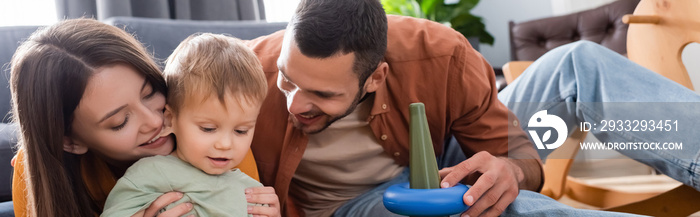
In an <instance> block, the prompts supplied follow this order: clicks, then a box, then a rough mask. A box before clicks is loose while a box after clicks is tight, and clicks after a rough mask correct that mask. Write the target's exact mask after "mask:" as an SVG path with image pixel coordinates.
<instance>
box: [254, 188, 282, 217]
mask: <svg viewBox="0 0 700 217" xmlns="http://www.w3.org/2000/svg"><path fill="white" fill-rule="evenodd" d="M245 198H246V200H248V203H257V204H267V205H268V206H248V214H253V216H256V217H257V216H269V217H279V216H282V215H281V214H280V200H279V198H278V197H277V194H275V189H274V188H273V187H254V188H246V189H245Z"/></svg>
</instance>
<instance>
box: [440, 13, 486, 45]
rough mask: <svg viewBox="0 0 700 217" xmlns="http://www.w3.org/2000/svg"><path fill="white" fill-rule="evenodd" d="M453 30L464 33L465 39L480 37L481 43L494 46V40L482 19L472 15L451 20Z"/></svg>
mask: <svg viewBox="0 0 700 217" xmlns="http://www.w3.org/2000/svg"><path fill="white" fill-rule="evenodd" d="M450 23H451V24H452V28H453V29H455V30H457V31H458V32H459V33H462V35H464V37H466V38H469V37H474V36H475V37H479V42H481V43H485V44H489V45H493V42H494V38H493V36H492V35H491V34H489V33H488V32H487V31H486V26H485V25H484V23H483V22H482V20H481V17H478V16H474V15H472V14H460V15H459V16H457V17H455V18H453V19H452V20H450Z"/></svg>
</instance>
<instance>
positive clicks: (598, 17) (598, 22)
mask: <svg viewBox="0 0 700 217" xmlns="http://www.w3.org/2000/svg"><path fill="white" fill-rule="evenodd" d="M638 3H639V0H618V1H615V2H612V3H610V4H607V5H603V6H600V7H598V8H594V9H590V10H585V11H581V12H578V13H574V14H569V15H563V16H556V17H549V18H543V19H538V20H532V21H528V22H522V23H517V24H515V23H513V22H511V23H510V38H511V39H510V40H511V59H512V60H513V61H515V60H523V61H533V60H536V59H537V58H539V57H540V56H542V55H543V54H544V53H546V52H547V51H549V50H551V49H554V48H556V47H559V46H561V45H564V44H568V43H571V42H574V41H578V40H588V41H593V42H596V43H598V44H601V45H603V46H605V47H607V48H610V49H611V50H613V51H615V52H617V53H620V54H625V53H627V43H626V42H627V27H628V25H627V24H625V23H623V22H622V19H621V18H622V16H624V15H625V14H631V13H632V12H634V9H635V7H636V6H637V4H638Z"/></svg>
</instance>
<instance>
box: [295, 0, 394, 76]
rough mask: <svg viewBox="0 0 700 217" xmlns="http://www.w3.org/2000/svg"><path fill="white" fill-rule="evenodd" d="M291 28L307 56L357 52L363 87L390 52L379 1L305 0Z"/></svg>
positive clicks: (358, 69)
mask: <svg viewBox="0 0 700 217" xmlns="http://www.w3.org/2000/svg"><path fill="white" fill-rule="evenodd" d="M290 30H291V31H294V41H295V42H296V44H297V46H298V47H299V51H301V53H302V54H304V55H305V56H308V57H316V58H327V57H330V56H332V55H335V54H337V53H338V52H342V54H348V53H351V52H354V53H355V63H354V65H353V70H354V71H355V73H357V75H358V78H359V79H360V88H361V87H362V86H364V83H365V81H366V80H367V78H368V77H369V76H370V75H371V74H372V73H373V72H374V70H375V69H376V68H377V66H378V65H379V62H380V61H381V60H382V59H383V58H384V53H386V46H387V18H386V13H385V12H384V8H383V7H382V4H381V3H380V2H379V0H332V1H329V0H302V1H301V2H300V3H299V6H298V7H297V10H296V13H295V15H294V17H293V18H292V20H291V21H290V22H289V25H288V26H287V31H290Z"/></svg>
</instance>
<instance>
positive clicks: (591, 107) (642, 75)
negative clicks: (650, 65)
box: [498, 41, 700, 190]
mask: <svg viewBox="0 0 700 217" xmlns="http://www.w3.org/2000/svg"><path fill="white" fill-rule="evenodd" d="M498 98H499V99H500V100H501V102H503V103H504V104H505V105H506V106H508V108H509V109H511V111H513V113H515V114H516V116H518V118H519V119H520V121H521V122H525V121H526V120H528V119H527V118H529V117H528V114H532V113H534V112H535V111H533V110H542V109H549V110H548V113H550V112H551V113H553V114H555V115H557V116H559V117H561V118H562V119H563V120H564V121H565V122H566V123H567V126H569V132H571V130H572V128H573V127H575V126H577V124H576V123H573V124H572V122H580V121H585V122H589V123H600V122H601V120H606V119H608V120H609V119H616V117H621V116H625V115H627V116H630V115H631V114H630V115H628V114H622V113H625V112H632V111H631V110H635V111H640V110H641V111H644V112H643V113H644V114H643V115H645V116H658V115H666V116H673V117H675V118H678V119H685V120H690V121H687V122H692V125H691V126H685V127H683V128H681V130H684V131H690V132H687V133H682V134H679V133H676V132H674V133H676V134H673V136H675V137H681V138H666V137H668V135H672V133H670V132H663V131H654V132H641V133H637V134H633V132H627V131H616V130H612V131H610V130H608V131H601V130H592V131H591V133H593V135H595V136H596V138H598V139H599V140H601V141H602V142H606V141H652V142H653V141H659V140H668V139H679V140H684V141H686V142H688V143H687V144H684V146H683V149H682V150H681V151H678V150H675V151H672V150H616V151H618V152H620V153H621V154H623V155H626V156H628V157H630V158H632V159H635V160H637V161H639V162H642V163H644V164H646V165H649V166H651V167H652V168H654V169H656V170H657V171H660V172H661V173H663V174H666V175H668V176H669V177H671V178H673V179H675V180H678V181H680V182H682V183H684V184H686V185H688V186H691V187H693V188H695V189H698V190H700V163H699V162H700V145H699V144H698V141H700V136H698V134H697V133H696V132H693V131H697V130H698V129H697V127H698V125H697V124H695V123H694V122H697V121H698V120H700V112H698V109H700V108H698V107H697V105H700V104H698V103H697V102H700V95H697V94H696V93H695V92H693V91H691V90H690V89H688V88H685V87H684V86H682V85H680V84H678V83H676V82H673V81H671V80H669V79H667V78H665V77H663V76H661V75H659V74H657V73H655V72H652V71H650V70H648V69H646V68H644V67H642V66H640V65H637V64H636V63H634V62H632V61H630V60H629V59H627V58H626V57H623V56H621V55H619V54H617V53H615V52H613V51H611V50H609V49H607V48H605V47H603V46H600V45H598V44H596V43H593V42H588V41H580V42H576V43H571V44H568V45H565V46H561V47H559V48H556V49H554V50H551V51H550V52H548V53H547V54H545V55H544V56H542V57H541V58H540V59H538V60H537V61H535V62H534V63H533V65H532V66H530V67H529V68H528V69H527V70H526V71H525V72H523V74H522V75H521V76H520V77H518V79H516V80H515V81H514V82H513V83H512V84H509V85H508V86H507V87H506V88H505V89H503V91H501V92H500V93H499V94H498ZM528 102H542V103H541V104H540V105H542V106H541V107H533V106H521V105H524V104H527V103H528ZM561 102H568V105H569V106H564V107H566V108H563V109H556V108H553V107H555V106H556V105H560V104H558V103H561ZM602 102H605V103H608V104H607V105H610V104H616V103H617V104H634V105H639V106H640V107H643V108H634V109H630V111H627V110H610V109H606V108H604V107H601V106H596V105H601V104H603V103H602ZM610 102H612V103H610ZM658 109H662V111H655V110H658ZM685 120H680V121H685ZM521 126H523V127H524V126H525V124H522V125H521ZM673 136H672V137H673ZM542 157H544V156H542Z"/></svg>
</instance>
